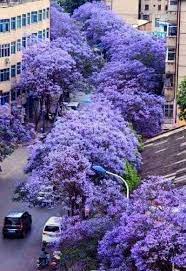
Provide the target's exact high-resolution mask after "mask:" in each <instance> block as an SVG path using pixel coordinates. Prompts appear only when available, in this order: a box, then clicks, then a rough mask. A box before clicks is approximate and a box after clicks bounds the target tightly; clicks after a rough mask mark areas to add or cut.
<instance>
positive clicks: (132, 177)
mask: <svg viewBox="0 0 186 271" xmlns="http://www.w3.org/2000/svg"><path fill="white" fill-rule="evenodd" d="M124 178H125V180H126V181H127V183H128V185H129V189H130V191H133V190H134V189H136V188H137V187H138V185H139V184H140V177H139V175H138V172H137V170H136V169H135V167H134V166H133V165H131V164H130V163H129V162H127V163H126V167H125V176H124Z"/></svg>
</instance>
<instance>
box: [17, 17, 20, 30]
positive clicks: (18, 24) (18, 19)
mask: <svg viewBox="0 0 186 271" xmlns="http://www.w3.org/2000/svg"><path fill="white" fill-rule="evenodd" d="M17 28H21V16H17Z"/></svg>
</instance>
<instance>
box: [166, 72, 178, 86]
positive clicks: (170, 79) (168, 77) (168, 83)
mask: <svg viewBox="0 0 186 271" xmlns="http://www.w3.org/2000/svg"><path fill="white" fill-rule="evenodd" d="M174 80H175V78H174V74H166V76H165V80H164V86H165V87H167V88H170V87H173V86H174Z"/></svg>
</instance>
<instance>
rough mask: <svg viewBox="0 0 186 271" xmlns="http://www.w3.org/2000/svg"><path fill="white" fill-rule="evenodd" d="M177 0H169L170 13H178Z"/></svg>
mask: <svg viewBox="0 0 186 271" xmlns="http://www.w3.org/2000/svg"><path fill="white" fill-rule="evenodd" d="M177 4H178V1H177V0H169V3H168V12H176V11H177Z"/></svg>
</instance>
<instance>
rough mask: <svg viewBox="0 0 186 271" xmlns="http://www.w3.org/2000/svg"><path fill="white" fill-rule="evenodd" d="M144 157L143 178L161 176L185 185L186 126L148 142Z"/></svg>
mask: <svg viewBox="0 0 186 271" xmlns="http://www.w3.org/2000/svg"><path fill="white" fill-rule="evenodd" d="M142 157H143V166H142V177H143V178H146V177H148V176H151V175H159V176H164V177H165V178H172V179H173V180H174V182H175V183H176V184H177V185H185V184H186V126H183V127H180V128H177V129H174V130H171V131H168V132H165V133H163V134H161V135H159V136H156V137H154V138H151V139H149V140H147V141H146V142H145V147H144V151H143V153H142Z"/></svg>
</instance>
